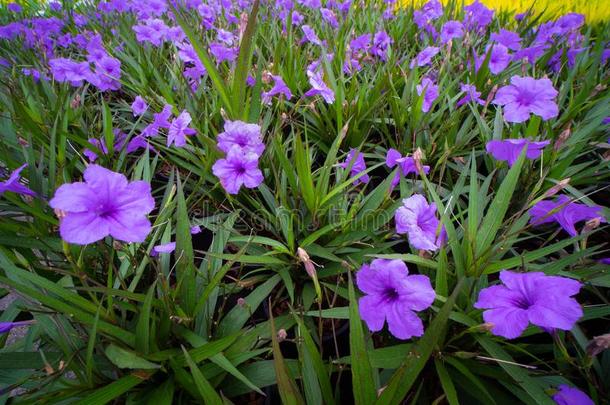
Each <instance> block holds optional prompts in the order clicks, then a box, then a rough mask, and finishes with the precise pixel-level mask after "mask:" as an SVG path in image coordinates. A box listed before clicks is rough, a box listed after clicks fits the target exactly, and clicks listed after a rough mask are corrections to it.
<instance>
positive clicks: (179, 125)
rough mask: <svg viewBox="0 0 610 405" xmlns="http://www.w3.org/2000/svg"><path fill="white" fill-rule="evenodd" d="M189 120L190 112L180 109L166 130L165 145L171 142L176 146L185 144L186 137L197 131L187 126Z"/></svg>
mask: <svg viewBox="0 0 610 405" xmlns="http://www.w3.org/2000/svg"><path fill="white" fill-rule="evenodd" d="M191 120H192V119H191V114H189V113H188V112H187V111H182V112H181V113H180V115H179V116H177V117H176V118H174V120H173V121H172V122H171V124H170V125H169V129H168V130H167V146H170V145H171V144H172V143H173V144H175V145H176V146H178V147H182V146H184V145H186V137H187V136H191V135H195V134H196V133H197V131H195V130H194V129H193V128H189V125H190V123H191Z"/></svg>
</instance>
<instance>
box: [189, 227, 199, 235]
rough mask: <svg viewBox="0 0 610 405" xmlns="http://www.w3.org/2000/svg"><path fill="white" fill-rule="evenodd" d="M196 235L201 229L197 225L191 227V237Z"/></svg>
mask: <svg viewBox="0 0 610 405" xmlns="http://www.w3.org/2000/svg"><path fill="white" fill-rule="evenodd" d="M198 233H201V227H200V226H199V225H193V226H191V235H197V234H198Z"/></svg>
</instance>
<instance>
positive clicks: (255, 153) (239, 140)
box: [212, 121, 265, 194]
mask: <svg viewBox="0 0 610 405" xmlns="http://www.w3.org/2000/svg"><path fill="white" fill-rule="evenodd" d="M218 149H220V150H221V151H223V152H225V153H226V156H225V157H224V158H223V159H219V160H217V161H216V163H214V166H212V172H213V173H214V175H215V176H216V177H218V178H219V179H220V184H222V187H223V188H224V189H225V191H226V192H227V193H229V194H237V193H239V189H240V188H241V186H244V187H246V188H256V187H258V186H259V185H260V184H261V183H262V182H263V179H264V178H263V172H262V171H261V170H260V169H259V168H258V161H259V158H260V157H261V155H262V154H263V151H264V150H265V144H264V143H263V140H262V137H261V127H260V126H258V125H256V124H248V123H245V122H242V121H226V122H225V125H224V132H221V133H220V134H218Z"/></svg>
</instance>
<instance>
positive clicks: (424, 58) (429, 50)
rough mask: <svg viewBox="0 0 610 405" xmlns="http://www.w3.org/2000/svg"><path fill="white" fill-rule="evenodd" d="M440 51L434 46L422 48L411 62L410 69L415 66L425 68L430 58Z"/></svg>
mask: <svg viewBox="0 0 610 405" xmlns="http://www.w3.org/2000/svg"><path fill="white" fill-rule="evenodd" d="M439 51H440V48H437V47H436V46H428V47H426V48H424V49H423V50H422V51H421V52H420V53H418V54H417V56H416V57H415V58H414V59H413V60H412V61H411V65H410V67H411V69H413V68H414V67H415V66H419V67H422V66H426V65H427V64H429V63H430V62H431V61H432V58H433V57H434V56H436V54H437V53H438V52H439Z"/></svg>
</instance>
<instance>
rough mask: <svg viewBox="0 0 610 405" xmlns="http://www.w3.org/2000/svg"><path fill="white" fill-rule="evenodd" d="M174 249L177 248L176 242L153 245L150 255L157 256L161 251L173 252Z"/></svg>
mask: <svg viewBox="0 0 610 405" xmlns="http://www.w3.org/2000/svg"><path fill="white" fill-rule="evenodd" d="M174 250H176V242H169V243H164V244H161V245H157V246H155V247H153V248H152V250H151V251H150V255H151V256H152V257H156V256H159V253H172V252H173V251H174Z"/></svg>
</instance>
